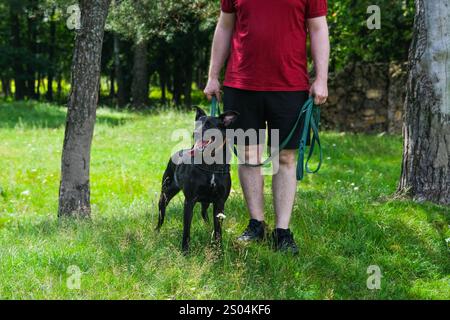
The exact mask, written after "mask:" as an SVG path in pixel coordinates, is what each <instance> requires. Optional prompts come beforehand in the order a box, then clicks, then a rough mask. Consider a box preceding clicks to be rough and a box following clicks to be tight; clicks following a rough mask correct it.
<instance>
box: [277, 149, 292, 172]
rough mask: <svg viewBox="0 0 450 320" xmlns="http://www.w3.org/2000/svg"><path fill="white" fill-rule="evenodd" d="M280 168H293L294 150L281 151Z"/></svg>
mask: <svg viewBox="0 0 450 320" xmlns="http://www.w3.org/2000/svg"><path fill="white" fill-rule="evenodd" d="M279 157H280V160H279V161H280V166H283V167H289V168H291V167H295V150H283V151H281V152H280V156H279Z"/></svg>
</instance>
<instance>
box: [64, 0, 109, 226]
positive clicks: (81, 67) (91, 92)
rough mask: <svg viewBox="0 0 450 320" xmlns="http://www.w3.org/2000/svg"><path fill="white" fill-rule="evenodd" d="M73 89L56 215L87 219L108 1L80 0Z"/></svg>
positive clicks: (69, 105)
mask: <svg viewBox="0 0 450 320" xmlns="http://www.w3.org/2000/svg"><path fill="white" fill-rule="evenodd" d="M79 5H80V9H81V29H80V30H79V31H77V37H76V40H75V49H74V55H73V64H72V86H71V92H70V97H69V103H68V113H67V123H66V132H65V136H64V146H63V154H62V163H61V185H60V190H59V211H58V216H60V217H61V216H77V217H87V216H90V213H91V205H90V185H89V169H90V157H91V143H92V137H93V133H94V124H95V118H96V109H97V102H98V88H99V82H100V68H101V57H102V55H101V53H102V42H103V36H104V26H105V22H106V17H107V14H108V8H109V5H110V0H80V1H79Z"/></svg>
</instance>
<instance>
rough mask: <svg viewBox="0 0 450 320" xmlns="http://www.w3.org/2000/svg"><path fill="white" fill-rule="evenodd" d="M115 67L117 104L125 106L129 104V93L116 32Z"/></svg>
mask: <svg viewBox="0 0 450 320" xmlns="http://www.w3.org/2000/svg"><path fill="white" fill-rule="evenodd" d="M114 69H115V75H116V81H117V104H118V105H119V106H120V107H123V106H125V105H126V104H127V102H128V101H127V100H128V99H127V94H126V90H125V80H124V75H123V71H122V66H121V63H120V39H119V37H118V36H117V34H114Z"/></svg>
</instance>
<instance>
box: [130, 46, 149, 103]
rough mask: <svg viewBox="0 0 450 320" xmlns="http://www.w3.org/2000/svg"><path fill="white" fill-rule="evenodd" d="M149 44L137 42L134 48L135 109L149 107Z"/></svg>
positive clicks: (132, 91) (133, 93) (132, 88)
mask: <svg viewBox="0 0 450 320" xmlns="http://www.w3.org/2000/svg"><path fill="white" fill-rule="evenodd" d="M147 56H148V42H147V41H145V40H138V41H136V45H135V48H134V64H133V84H132V87H131V94H132V97H133V107H136V108H143V107H145V106H147V105H148V93H149V73H148V62H147Z"/></svg>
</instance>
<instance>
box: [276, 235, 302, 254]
mask: <svg viewBox="0 0 450 320" xmlns="http://www.w3.org/2000/svg"><path fill="white" fill-rule="evenodd" d="M272 239H273V246H274V249H275V251H281V252H287V253H291V254H293V255H297V254H298V253H299V250H298V247H297V244H296V243H295V241H294V235H293V234H292V232H291V230H289V229H275V230H274V231H273V233H272Z"/></svg>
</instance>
